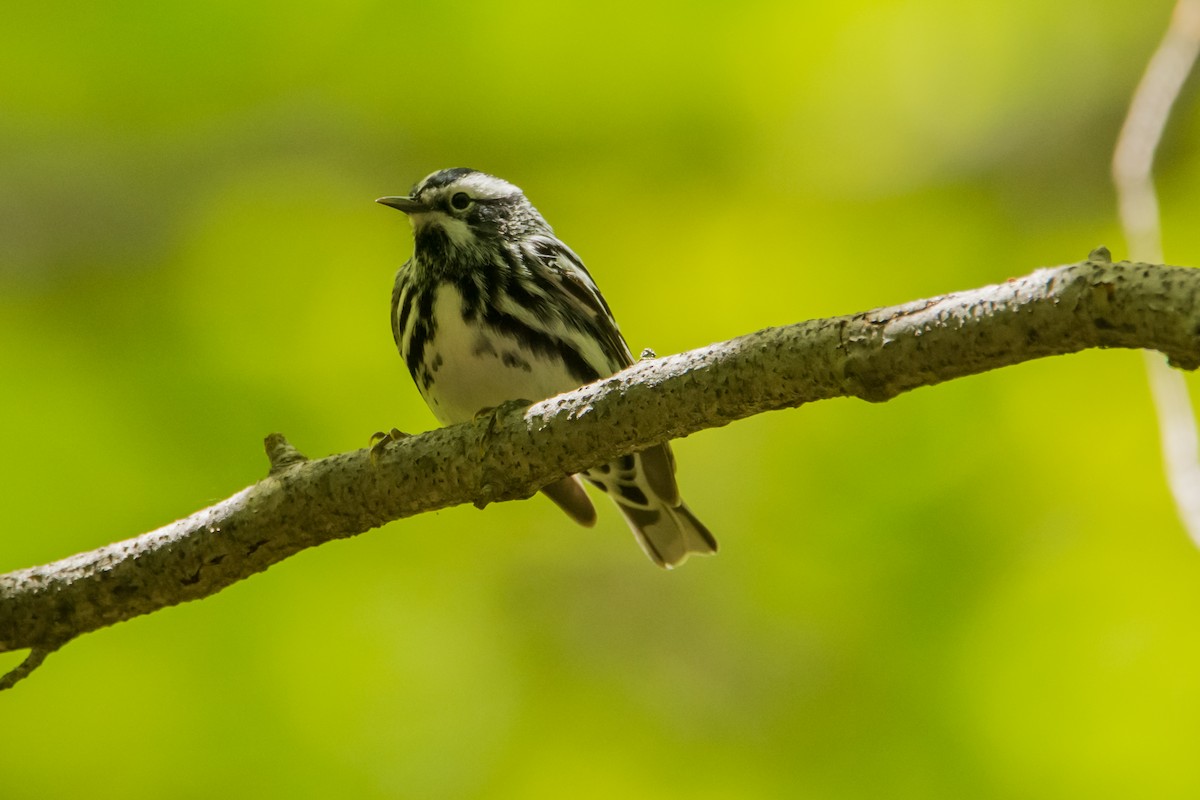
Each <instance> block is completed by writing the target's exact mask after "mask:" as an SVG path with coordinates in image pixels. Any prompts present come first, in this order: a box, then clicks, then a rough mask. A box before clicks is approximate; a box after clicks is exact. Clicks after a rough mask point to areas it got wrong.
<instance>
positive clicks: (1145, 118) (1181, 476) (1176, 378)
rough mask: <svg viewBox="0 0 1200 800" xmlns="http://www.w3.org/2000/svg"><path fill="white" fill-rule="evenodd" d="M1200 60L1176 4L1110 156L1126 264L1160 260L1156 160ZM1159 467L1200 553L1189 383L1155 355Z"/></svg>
mask: <svg viewBox="0 0 1200 800" xmlns="http://www.w3.org/2000/svg"><path fill="white" fill-rule="evenodd" d="M1198 53H1200V0H1179V2H1178V3H1177V4H1176V6H1175V11H1174V13H1173V15H1172V17H1171V23H1170V25H1169V26H1168V27H1167V32H1166V35H1165V36H1164V37H1163V40H1162V43H1161V44H1159V46H1158V50H1157V51H1155V53H1154V55H1153V57H1151V59H1150V63H1149V65H1148V66H1147V67H1146V73H1145V74H1144V75H1143V76H1142V81H1141V83H1139V84H1138V87H1137V90H1136V91H1135V92H1134V95H1133V100H1132V102H1130V104H1129V113H1128V115H1127V116H1126V117H1125V124H1124V125H1123V126H1122V128H1121V133H1120V136H1119V137H1118V138H1117V146H1116V149H1115V152H1114V154H1113V181H1114V183H1115V184H1116V189H1117V203H1118V208H1119V209H1120V216H1121V225H1122V227H1123V228H1124V231H1125V239H1126V241H1127V242H1128V245H1129V252H1130V256H1131V257H1132V258H1135V259H1138V260H1142V261H1154V262H1158V261H1161V260H1162V231H1161V227H1160V223H1159V212H1158V196H1157V194H1156V192H1155V189H1154V178H1153V167H1154V154H1155V151H1156V150H1157V149H1158V144H1159V142H1160V141H1161V139H1162V134H1163V130H1164V129H1165V128H1166V125H1167V120H1168V119H1169V118H1170V116H1171V107H1172V106H1173V105H1174V103H1175V100H1176V98H1177V97H1178V96H1179V91H1180V89H1181V88H1182V87H1183V84H1184V81H1185V80H1187V77H1188V74H1189V73H1190V72H1191V71H1192V66H1193V65H1194V64H1195V62H1196V57H1197V54H1198ZM1146 371H1147V374H1148V378H1149V381H1150V392H1151V394H1152V395H1153V397H1154V407H1155V411H1156V413H1157V416H1158V425H1159V436H1160V438H1161V440H1162V452H1163V466H1164V469H1165V471H1166V476H1167V483H1168V485H1169V486H1170V488H1171V494H1172V496H1173V497H1174V499H1175V506H1176V509H1177V511H1178V513H1179V517H1180V520H1181V521H1182V522H1183V524H1184V527H1185V528H1186V529H1187V531H1188V534H1189V535H1190V536H1191V537H1192V541H1194V542H1195V543H1196V544H1197V545H1200V450H1198V447H1197V433H1196V418H1195V414H1194V412H1193V411H1192V404H1191V399H1190V397H1189V396H1188V388H1187V383H1185V382H1184V379H1183V376H1182V375H1181V374H1179V372H1178V371H1177V370H1173V369H1171V368H1170V367H1169V366H1168V365H1167V364H1166V363H1165V362H1164V361H1163V359H1162V357H1161V356H1159V355H1158V354H1156V353H1152V352H1147V353H1146Z"/></svg>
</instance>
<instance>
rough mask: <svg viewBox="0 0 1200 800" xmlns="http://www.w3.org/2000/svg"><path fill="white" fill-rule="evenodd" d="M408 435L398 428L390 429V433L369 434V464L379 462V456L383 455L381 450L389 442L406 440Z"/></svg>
mask: <svg viewBox="0 0 1200 800" xmlns="http://www.w3.org/2000/svg"><path fill="white" fill-rule="evenodd" d="M408 436H409V435H408V434H407V433H405V432H404V431H402V430H400V429H399V428H392V429H391V430H390V431H375V433H372V434H371V442H370V447H371V464H374V463H375V462H376V461H378V460H379V456H381V455H383V449H384V448H385V447H387V446H388V444H389V443H391V442H398V441H400V440H401V439H407V438H408Z"/></svg>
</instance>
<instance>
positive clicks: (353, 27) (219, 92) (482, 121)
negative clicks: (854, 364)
mask: <svg viewBox="0 0 1200 800" xmlns="http://www.w3.org/2000/svg"><path fill="white" fill-rule="evenodd" d="M1171 6H1172V3H1171V2H1169V0H1061V1H1060V2H1057V3H1045V2H1042V0H1014V1H1013V2H1007V3H999V2H993V3H984V4H970V3H960V2H952V0H906V1H904V0H871V1H869V2H864V3H832V2H824V3H816V2H750V3H743V4H726V3H709V2H700V3H697V2H691V3H682V2H669V3H660V4H647V3H631V2H622V1H621V0H617V2H615V3H607V4H603V5H590V4H573V3H561V2H558V3H552V2H534V1H533V0H526V1H524V2H510V3H495V4H484V3H453V4H438V3H414V2H405V0H357V2H343V3H337V4H332V3H319V2H318V3H308V4H304V3H301V4H299V5H298V4H296V3H295V2H289V3H281V2H261V3H252V4H246V3H231V2H220V1H218V2H212V3H206V4H174V5H172V4H163V3H151V2H146V1H145V0H137V1H134V0H130V1H129V2H121V3H104V2H101V3H98V4H93V5H84V6H81V5H79V4H74V3H72V4H65V3H61V2H59V0H49V2H45V3H36V4H29V5H19V4H17V5H13V4H10V6H9V7H7V8H6V12H5V18H6V21H5V25H4V26H3V27H2V28H0V74H3V75H4V78H3V80H0V109H3V111H2V113H0V368H2V373H0V374H2V375H3V386H4V391H3V392H2V393H0V420H3V422H2V423H0V432H2V436H3V439H4V441H5V444H6V450H7V452H8V457H7V458H6V459H5V460H4V461H3V465H2V466H0V479H2V485H3V487H4V494H5V497H4V500H5V502H4V506H3V507H4V512H5V516H6V523H5V531H6V533H5V535H4V536H3V539H2V542H0V569H3V570H7V569H15V568H19V567H23V566H28V565H31V564H35V563H42V562H46V561H50V560H53V559H56V558H60V557H63V556H66V555H68V554H70V553H73V552H76V551H79V550H86V549H90V548H92V547H95V546H98V545H101V544H104V543H107V542H110V541H114V540H116V539H120V538H124V537H127V536H131V535H134V534H137V533H140V532H143V531H146V530H150V529H152V528H154V527H157V526H159V525H161V524H164V523H166V522H168V521H170V520H172V519H174V518H177V517H180V516H184V515H186V514H189V513H191V512H192V511H194V510H196V509H198V508H201V507H203V506H205V505H207V504H209V503H211V502H213V501H215V500H217V499H220V498H223V497H225V496H227V495H229V494H231V493H233V492H234V491H236V490H238V489H240V488H242V487H243V486H245V485H247V484H249V483H251V482H253V481H255V480H256V479H258V478H260V477H261V476H262V475H263V474H265V471H266V461H265V458H264V457H263V455H262V452H261V447H260V444H259V441H260V440H261V438H262V437H263V436H264V435H265V434H267V433H268V432H270V431H274V430H281V431H284V432H286V433H287V434H288V436H289V437H290V438H291V439H292V441H293V442H294V443H295V444H296V445H297V446H298V447H299V448H300V449H301V450H303V451H304V452H306V453H308V454H309V455H313V456H319V455H323V454H326V453H330V452H336V451H340V450H345V449H349V448H353V447H359V446H362V445H364V444H365V442H366V437H367V435H368V434H369V433H370V432H371V431H374V430H377V429H380V428H386V427H388V426H391V425H398V426H400V427H401V428H403V429H405V430H409V431H416V430H421V429H424V428H427V427H430V426H431V425H432V424H433V420H432V417H431V415H430V414H429V413H428V411H426V410H425V408H424V406H423V405H422V403H421V400H420V398H419V396H418V395H417V392H416V391H415V389H414V388H413V387H412V386H411V384H410V381H409V378H408V376H407V375H406V374H405V372H404V371H403V369H402V367H401V363H400V361H399V359H398V358H397V356H396V354H395V352H394V350H393V346H392V343H391V340H390V336H389V333H388V323H387V304H388V298H389V291H390V288H391V281H392V274H393V271H394V269H395V267H396V266H397V265H399V264H400V263H401V262H402V261H403V260H404V258H406V257H407V255H408V253H409V252H410V248H411V239H410V235H409V232H408V230H407V226H406V225H405V223H404V220H403V219H402V218H401V217H400V216H399V215H397V214H396V213H395V212H393V211H390V210H387V209H382V208H379V207H377V206H374V205H373V204H372V202H371V201H372V200H373V199H374V198H375V197H377V196H379V195H382V194H393V193H398V192H402V191H405V190H406V189H407V188H408V187H409V186H410V185H411V184H412V183H413V182H414V181H416V180H417V179H419V178H421V177H422V176H423V175H425V174H426V173H428V172H431V171H433V170H435V169H438V168H442V167H447V166H460V165H469V166H474V167H477V168H480V169H485V170H487V171H490V172H494V173H496V174H498V175H501V176H503V177H506V178H508V179H510V180H512V181H514V182H516V183H517V184H518V185H521V186H522V187H524V188H525V189H526V191H527V193H528V194H529V196H530V197H531V198H532V199H533V201H534V202H535V204H537V205H538V207H539V208H540V209H541V210H542V211H543V212H544V213H545V214H546V216H547V217H548V218H549V219H550V220H551V222H552V223H553V224H554V225H555V226H556V229H557V230H558V232H559V233H560V234H561V235H562V236H563V237H564V238H565V239H566V240H567V241H568V242H569V243H570V244H571V245H572V246H573V247H574V248H575V249H576V250H577V251H578V252H579V253H581V254H582V255H583V257H584V258H585V260H586V261H587V263H588V264H589V266H590V267H591V270H592V272H593V274H594V275H595V276H596V277H597V279H598V280H599V282H600V284H601V285H602V286H603V287H604V290H605V293H606V295H607V297H608V299H609V301H610V303H611V304H612V306H613V307H614V308H615V309H616V310H617V313H618V316H619V318H620V320H621V323H622V326H623V328H624V330H625V331H626V334H627V336H628V338H629V340H630V344H631V346H632V347H633V349H634V351H635V352H637V351H638V350H640V349H641V348H643V347H647V346H650V347H653V348H654V349H656V350H657V351H658V352H659V353H661V354H665V353H669V352H674V351H678V350H682V349H686V348H690V347H696V346H700V345H703V344H706V343H708V342H710V341H714V340H720V339H724V338H727V337H730V336H734V335H737V334H740V333H745V332H748V331H751V330H754V329H757V328H760V327H764V326H767V325H773V324H781V323H787V322H792V321H796V320H800V319H804V318H808V317H817V316H827V315H832V314H839V313H847V312H852V311H858V310H862V309H866V308H870V307H873V306H880V305H887V304H892V303H897V302H902V301H906V300H911V299H915V298H918V297H921V296H925V295H929V294H936V293H940V292H944V291H950V290H954V289H962V288H969V287H973V286H977V285H982V284H985V283H990V282H996V281H1001V280H1004V279H1005V278H1006V277H1009V276H1013V275H1019V274H1023V273H1025V272H1028V271H1030V270H1031V269H1033V268H1035V267H1037V266H1041V265H1047V264H1055V263H1065V262H1069V261H1075V260H1079V259H1081V258H1083V257H1084V256H1085V255H1086V254H1087V252H1088V251H1089V250H1090V249H1091V248H1093V247H1094V246H1096V245H1098V244H1101V243H1104V244H1108V245H1110V246H1111V247H1112V248H1113V250H1114V253H1115V254H1116V255H1117V256H1118V257H1121V256H1122V255H1123V252H1122V251H1123V244H1122V241H1121V239H1120V234H1119V231H1118V230H1117V228H1116V227H1115V223H1114V211H1113V209H1114V202H1113V196H1112V191H1111V189H1110V187H1109V183H1108V159H1109V156H1110V152H1111V148H1112V144H1113V141H1114V138H1115V136H1116V132H1117V129H1118V127H1119V124H1120V121H1121V119H1122V116H1123V114H1124V112H1125V108H1126V105H1127V103H1128V100H1129V96H1130V92H1131V90H1132V89H1133V87H1134V85H1135V84H1136V82H1137V80H1138V77H1139V76H1140V74H1141V71H1142V68H1143V66H1144V64H1145V62H1146V59H1147V58H1148V57H1149V55H1150V53H1151V52H1152V50H1153V48H1154V47H1155V46H1156V44H1157V41H1158V39H1159V37H1160V36H1161V34H1162V31H1163V28H1164V26H1165V24H1166V20H1167V17H1168V14H1169V11H1170V8H1171ZM1198 109H1200V103H1197V96H1196V90H1195V82H1193V83H1192V85H1190V87H1189V89H1188V91H1187V95H1186V96H1185V97H1184V98H1183V100H1182V101H1181V103H1180V105H1179V108H1178V110H1177V115H1176V118H1175V119H1174V120H1173V123H1172V127H1171V130H1170V134H1169V136H1168V138H1167V141H1166V142H1165V143H1164V146H1163V148H1162V150H1161V152H1160V160H1159V188H1160V191H1161V194H1162V203H1163V208H1164V216H1165V222H1166V250H1167V253H1168V256H1169V258H1170V259H1171V261H1172V262H1173V263H1182V264H1193V265H1194V264H1198V263H1200V229H1198V228H1197V227H1196V226H1195V224H1194V221H1195V219H1197V218H1198V217H1200V193H1197V191H1196V189H1195V187H1196V186H1197V185H1200V147H1197V145H1196V141H1197V136H1198V134H1200V110H1198ZM1189 381H1190V382H1191V384H1192V385H1193V387H1197V385H1198V382H1197V380H1196V379H1194V378H1189ZM1156 437H1157V434H1156V428H1155V421H1154V419H1153V417H1152V413H1151V406H1150V401H1149V398H1148V394H1147V389H1146V386H1145V380H1144V378H1143V375H1142V367H1141V360H1140V356H1139V355H1138V354H1136V353H1126V352H1104V353H1100V352H1092V353H1087V354H1083V355H1079V356H1074V357H1070V358H1059V359H1053V360H1046V361H1042V362H1038V363H1032V364H1027V365H1023V366H1020V367H1017V368H1012V369H1006V370H1003V371H1001V372H997V373H993V374H988V375H983V376H979V377H976V378H972V379H968V380H962V381H956V382H954V383H951V384H947V385H945V386H941V387H938V388H935V389H926V390H921V391H917V392H914V393H912V394H911V395H907V396H904V397H901V398H899V399H897V400H895V401H893V402H890V403H886V404H883V405H878V406H873V405H867V404H864V403H860V402H851V401H841V402H828V403H821V404H817V405H814V406H811V407H806V408H802V409H799V410H795V411H787V412H783V413H776V414H770V415H766V416H760V417H758V418H755V419H752V420H749V421H746V422H742V423H739V424H736V425H733V426H730V427H727V428H723V429H720V430H714V431H708V432H705V433H703V434H701V435H697V436H694V437H692V438H690V439H688V440H686V441H682V442H679V443H677V453H678V455H679V461H680V465H681V479H682V484H683V486H684V488H685V491H686V494H687V495H688V496H689V497H690V498H691V504H692V506H693V507H694V508H695V509H696V510H697V511H698V512H699V514H700V515H701V516H702V517H703V518H704V519H705V520H706V522H708V524H709V525H710V526H711V527H712V529H713V530H714V531H715V532H716V533H717V536H718V538H719V539H720V540H721V543H722V547H723V550H722V553H721V554H720V555H719V556H718V557H716V558H713V559H706V560H699V561H694V562H692V563H690V564H688V565H687V566H686V567H684V568H683V569H681V570H679V571H678V572H675V573H670V574H665V573H662V572H660V571H658V570H655V569H654V568H653V567H651V566H650V564H649V563H647V561H646V559H645V558H644V557H643V556H642V554H641V553H640V552H639V551H638V549H637V548H636V547H635V546H634V544H633V542H632V540H631V537H630V536H629V534H628V532H627V531H626V530H625V529H624V526H623V524H622V523H621V522H620V521H619V519H618V517H617V515H616V514H615V513H614V512H613V510H612V509H611V508H608V507H605V508H602V509H601V511H602V520H601V523H600V524H599V525H598V527H597V528H596V529H595V530H593V531H586V530H580V529H576V528H574V527H573V526H572V525H571V524H570V522H569V521H568V520H567V519H566V518H565V517H564V516H562V515H561V514H559V513H558V512H557V511H556V510H555V509H554V508H553V507H552V506H551V505H550V504H549V503H546V502H544V501H543V500H533V501H529V502H525V503H513V504H506V505H501V506H493V507H491V508H488V509H487V510H486V511H484V512H480V511H477V510H475V509H473V508H457V509H452V510H449V511H445V512H443V513H440V514H432V515H427V516H424V517H421V518H418V519H412V520H407V521H403V522H400V523H397V524H393V525H390V526H388V527H387V529H385V530H382V531H377V532H372V533H370V534H368V535H365V536H362V537H358V538H356V539H353V540H350V541H346V542H342V543H338V544H333V545H328V546H326V547H323V548H320V549H318V550H316V551H312V552H308V553H305V554H303V555H301V556H299V557H297V558H294V559H291V560H289V561H287V562H286V563H284V564H282V565H280V566H278V567H276V568H274V569H272V570H271V571H270V572H269V573H267V574H265V575H262V576H259V577H256V578H254V579H252V580H249V581H246V582H244V583H243V584H240V585H238V586H236V587H234V588H232V589H230V590H228V591H226V592H224V593H222V594H221V595H218V596H217V597H214V598H211V599H209V600H206V601H204V602H202V603H195V604H190V605H187V606H184V607H179V608H175V609H170V610H167V611H165V612H162V613H158V614H154V615H152V616H150V617H146V618H143V619H139V620H137V621H134V622H131V623H128V624H124V625H120V626H117V627H115V628H112V629H110V630H105V631H102V632H99V633H96V634H92V635H89V636H85V637H83V638H82V639H80V640H79V641H77V642H75V643H73V644H71V645H70V646H69V647H68V648H67V649H66V650H64V651H63V652H61V653H59V654H56V655H54V656H52V657H51V658H50V659H49V661H48V662H47V663H46V665H45V666H44V667H43V668H42V669H41V670H40V671H39V672H38V673H37V674H36V675H35V676H34V677H33V678H31V679H30V680H29V681H28V682H26V683H25V684H23V685H21V686H20V687H19V688H18V689H17V690H16V691H13V692H11V693H5V694H4V695H3V696H0V720H3V724H2V725H0V794H2V795H3V796H4V797H5V798H33V797H39V798H40V797H123V798H130V797H134V798H139V797H161V796H173V797H197V798H199V797H211V796H214V795H218V794H219V795H220V796H223V797H231V798H232V797H241V796H255V797H257V796H262V795H263V794H264V793H267V794H269V795H270V796H280V797H298V798H299V797H363V798H370V797H380V798H382V797H411V798H466V797H521V798H537V797H547V798H549V797H554V798H557V797H562V796H571V797H582V798H588V797H605V798H608V797H638V798H642V797H645V798H656V797H674V796H687V797H690V798H696V799H697V800H700V799H702V798H716V797H739V798H743V797H764V798H765V797H785V796H786V797H800V796H804V797H809V796H812V797H828V798H854V797H861V798H877V797H884V796H886V797H897V798H898V797H919V798H929V797H954V798H958V797H972V798H988V797H997V798H999V797H1024V798H1061V797H1090V798H1104V797H1114V798H1116V797H1120V798H1124V797H1130V796H1152V797H1158V798H1167V797H1195V796H1197V794H1200V773H1197V771H1196V770H1195V769H1194V768H1193V767H1190V766H1188V765H1189V764H1190V763H1191V758H1192V757H1193V753H1192V750H1193V749H1194V743H1195V742H1196V741H1197V736H1198V735H1200V672H1198V671H1197V670H1196V668H1195V662H1196V660H1197V650H1198V649H1200V645H1198V644H1197V641H1198V640H1197V638H1196V636H1195V630H1196V627H1197V620H1198V619H1200V558H1198V557H1197V554H1196V552H1195V549H1194V548H1193V547H1192V545H1191V544H1190V543H1189V542H1188V541H1187V540H1186V538H1185V536H1184V534H1183V532H1182V530H1181V527H1180V525H1179V524H1178V523H1177V521H1176V519H1175V517H1174V514H1173V510H1172V507H1171V505H1170V502H1169V498H1168V495H1167V491H1166V489H1165V487H1164V483H1163V480H1162V476H1161V469H1160V466H1159V454H1158V448H1157V441H1156ZM18 658H19V654H8V655H6V656H3V657H0V668H7V667H9V666H11V665H12V664H14V663H16V661H17V660H18Z"/></svg>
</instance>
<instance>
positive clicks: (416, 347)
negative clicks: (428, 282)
mask: <svg viewBox="0 0 1200 800" xmlns="http://www.w3.org/2000/svg"><path fill="white" fill-rule="evenodd" d="M436 296H437V289H436V288H435V287H433V286H428V287H426V288H425V289H424V291H422V292H421V295H420V296H419V297H418V298H417V299H416V301H415V302H416V306H417V318H416V321H414V322H413V326H412V335H410V336H409V337H408V342H407V347H406V348H405V357H404V361H405V364H406V365H407V366H408V374H409V375H412V376H413V380H414V381H418V383H419V379H418V378H417V369H418V367H420V366H421V361H422V359H424V357H425V345H426V344H427V343H428V342H429V340H430V339H432V338H433V334H434V333H435V332H436V328H435V325H436V323H435V321H434V319H433V301H434V299H435V298H436Z"/></svg>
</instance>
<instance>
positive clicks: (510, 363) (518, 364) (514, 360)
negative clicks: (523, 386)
mask: <svg viewBox="0 0 1200 800" xmlns="http://www.w3.org/2000/svg"><path fill="white" fill-rule="evenodd" d="M500 361H501V363H503V364H504V366H506V367H512V368H513V369H523V370H525V371H526V372H533V365H532V364H530V363H529V362H528V361H526V360H525V359H523V358H521V357H520V356H519V355H517V354H516V353H514V352H513V351H511V350H508V351H506V352H505V353H504V355H503V356H502V357H501V359H500Z"/></svg>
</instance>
